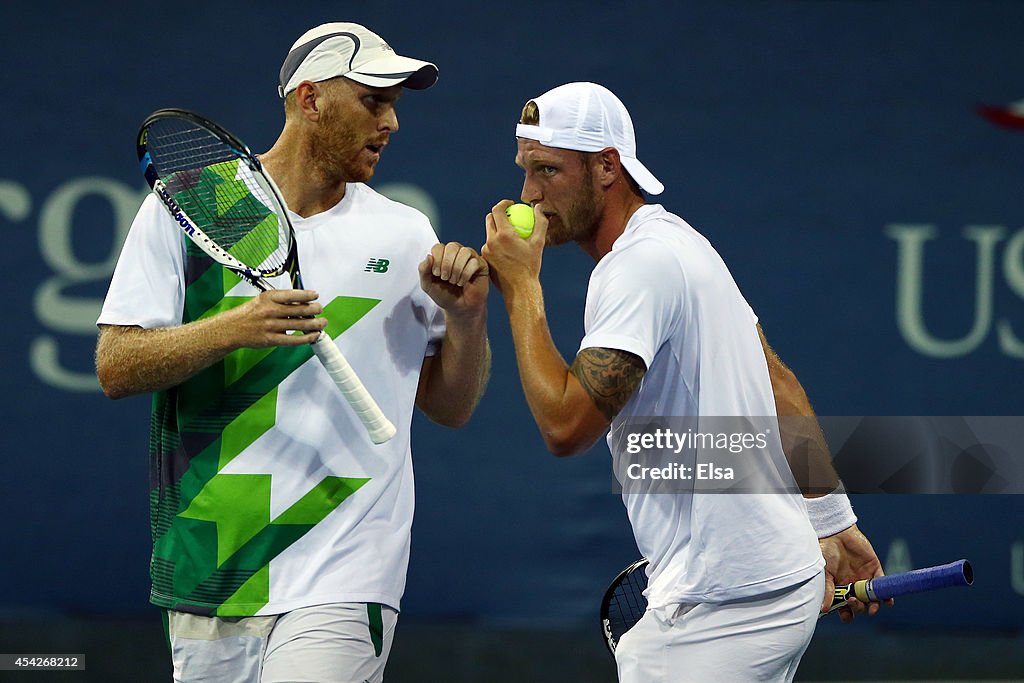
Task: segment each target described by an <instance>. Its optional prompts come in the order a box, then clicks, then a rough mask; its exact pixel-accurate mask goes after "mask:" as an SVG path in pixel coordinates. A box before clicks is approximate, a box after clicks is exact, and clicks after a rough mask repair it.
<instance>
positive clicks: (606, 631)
mask: <svg viewBox="0 0 1024 683" xmlns="http://www.w3.org/2000/svg"><path fill="white" fill-rule="evenodd" d="M647 564H648V563H647V558H640V559H639V560H637V561H636V562H633V563H632V564H631V565H629V566H628V567H626V568H625V569H623V570H622V571H621V572H619V573H618V575H617V576H616V577H615V578H614V579H613V580H612V582H611V583H610V584H609V585H608V589H607V590H606V591H605V593H604V597H603V598H602V599H601V635H602V636H603V638H604V644H605V646H606V647H607V648H608V651H609V652H611V653H612V656H614V655H615V648H616V646H618V644H619V638H621V637H622V635H623V634H624V633H625V632H626V631H628V630H629V629H631V628H633V627H634V626H635V625H636V622H638V621H640V618H641V617H643V615H644V612H646V611H647V598H645V597H644V591H645V590H647Z"/></svg>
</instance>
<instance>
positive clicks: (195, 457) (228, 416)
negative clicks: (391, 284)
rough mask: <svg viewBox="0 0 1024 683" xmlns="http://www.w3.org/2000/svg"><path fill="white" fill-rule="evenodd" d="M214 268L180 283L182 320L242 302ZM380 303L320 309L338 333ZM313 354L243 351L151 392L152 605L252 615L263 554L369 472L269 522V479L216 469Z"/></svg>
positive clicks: (285, 542) (264, 418) (353, 301)
mask: <svg viewBox="0 0 1024 683" xmlns="http://www.w3.org/2000/svg"><path fill="white" fill-rule="evenodd" d="M238 281H239V280H238V278H237V276H235V275H234V274H232V273H231V272H230V271H228V270H227V269H225V268H223V267H221V266H219V265H216V264H215V265H213V266H210V267H209V268H207V269H206V270H205V272H203V273H201V274H199V275H198V276H197V277H196V278H195V279H194V281H192V282H191V284H190V285H189V287H188V288H187V289H186V302H185V312H184V322H189V321H190V320H195V319H200V318H203V317H207V316H210V315H215V314H217V313H219V312H221V311H224V310H228V309H230V308H232V307H234V306H239V305H242V304H243V303H245V302H246V301H247V300H248V299H249V297H240V296H225V295H226V293H227V292H228V291H230V290H231V288H233V287H234V286H235V285H237V284H238ZM378 303H379V301H378V300H374V299H365V298H358V297H338V298H336V299H334V300H333V301H331V302H330V303H329V304H327V305H326V306H325V307H324V315H325V316H326V317H327V318H328V320H329V324H328V327H327V329H328V332H329V334H331V336H333V337H337V336H338V335H340V334H342V333H343V332H344V331H345V330H347V329H348V328H349V327H351V326H352V325H353V324H355V323H356V322H358V321H359V320H360V319H361V318H362V317H363V316H365V315H366V314H367V313H368V312H369V311H370V310H371V309H372V308H373V307H374V306H376V305H377V304H378ZM312 355H313V352H312V349H311V348H310V347H309V346H308V345H303V346H298V347H275V348H271V349H240V350H238V351H235V352H233V353H231V354H229V355H228V356H227V357H225V358H224V360H223V361H222V362H220V363H216V364H214V365H213V366H211V367H209V368H207V369H206V370H204V371H202V372H200V373H198V374H196V375H195V376H193V377H192V378H191V379H189V380H188V381H186V382H185V383H183V384H181V385H179V386H178V387H175V388H173V389H171V390H169V391H166V392H161V393H160V394H158V395H157V396H156V397H155V398H154V407H153V419H152V420H151V438H150V452H151V459H152V463H151V468H152V470H151V478H152V480H153V483H154V491H153V493H152V495H151V515H152V519H153V521H152V524H151V528H152V530H153V541H154V547H153V563H152V567H151V576H152V579H153V592H152V596H151V600H152V601H153V602H154V603H155V604H157V605H160V606H162V607H167V608H171V609H183V610H186V611H194V612H199V613H204V614H218V615H221V616H247V615H251V614H255V613H256V612H258V611H259V609H260V608H261V607H263V606H264V605H266V603H267V602H268V601H269V599H270V593H269V590H270V574H269V564H270V561H271V560H272V559H273V558H274V557H276V556H277V555H279V554H280V553H281V552H282V551H284V550H285V549H286V548H288V547H289V546H290V545H291V544H292V543H294V542H295V541H296V540H298V539H299V538H301V537H302V536H303V535H305V534H306V533H307V532H308V531H309V530H310V529H312V528H313V527H314V526H315V525H316V524H318V523H319V522H320V521H321V520H323V518H324V517H326V516H327V515H328V514H329V513H330V512H331V511H332V510H334V509H335V508H337V506H338V505H340V504H341V503H342V502H343V501H344V500H345V499H346V498H347V497H348V496H350V495H352V494H353V493H354V492H356V491H357V490H359V488H360V487H362V486H363V485H364V484H365V483H366V482H367V481H369V480H368V479H365V478H346V477H334V476H329V477H325V478H324V479H323V480H321V481H320V482H319V483H316V484H315V485H313V486H312V488H311V489H310V490H309V491H308V492H307V493H306V494H305V495H304V496H303V497H302V498H301V499H299V500H298V501H296V502H295V503H294V504H293V505H292V506H290V507H289V508H288V509H286V510H285V511H283V512H282V513H281V514H279V515H278V516H277V517H276V518H274V519H271V518H270V490H271V483H272V482H271V475H269V474H222V473H221V470H222V469H223V468H224V467H225V466H226V465H227V464H228V463H230V462H231V461H232V460H234V459H235V458H236V457H238V456H239V455H241V454H242V453H244V451H245V449H246V448H247V447H249V446H250V445H251V444H252V443H253V442H255V441H256V439H258V438H259V437H260V436H261V435H263V434H264V433H266V432H267V430H269V429H271V428H272V427H273V426H274V424H275V423H276V417H277V416H276V411H277V387H278V385H279V384H280V383H281V382H282V381H283V380H284V379H285V378H287V377H288V376H289V375H290V374H291V373H292V372H294V371H295V370H296V369H297V368H299V367H300V366H301V365H302V364H303V363H305V362H307V361H308V360H309V359H310V357H311V356H312Z"/></svg>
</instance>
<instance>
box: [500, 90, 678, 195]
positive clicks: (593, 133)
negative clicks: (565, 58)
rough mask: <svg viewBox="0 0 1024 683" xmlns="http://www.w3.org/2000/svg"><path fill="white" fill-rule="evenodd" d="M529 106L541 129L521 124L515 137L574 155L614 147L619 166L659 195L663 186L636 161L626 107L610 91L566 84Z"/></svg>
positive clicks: (631, 121)
mask: <svg viewBox="0 0 1024 683" xmlns="http://www.w3.org/2000/svg"><path fill="white" fill-rule="evenodd" d="M531 102H533V103H535V104H536V105H537V109H538V112H539V114H540V119H539V123H540V125H537V126H532V125H527V124H524V123H520V124H519V125H517V126H516V137H519V138H529V139H530V140H536V141H538V142H540V143H541V144H543V145H547V146H548V147H558V148H559V149H572V150H576V151H577V152H600V151H601V150H603V149H607V148H608V147H614V148H615V149H617V150H618V152H619V159H620V160H621V161H622V166H623V167H624V168H625V169H626V170H627V171H628V172H629V175H631V176H632V177H633V180H635V181H636V182H637V184H638V185H640V187H642V188H643V189H644V190H645V191H646V192H648V193H650V194H661V193H662V192H663V191H664V190H665V186H664V185H662V184H661V181H659V180H658V179H657V178H655V177H654V174H653V173H651V172H650V171H648V170H647V167H646V166H644V165H643V164H641V163H640V160H639V159H637V158H636V135H635V134H634V133H633V120H632V119H630V118H629V112H628V111H626V106H625V105H624V104H622V102H621V101H620V100H619V98H618V97H616V96H615V95H614V94H613V93H612V91H611V90H609V89H608V88H605V87H604V86H601V85H598V84H596V83H566V84H565V85H560V86H558V87H557V88H554V89H552V90H548V91H547V92H546V93H544V94H543V95H541V96H540V97H535V98H533V99H532V100H531Z"/></svg>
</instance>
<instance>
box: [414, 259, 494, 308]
mask: <svg viewBox="0 0 1024 683" xmlns="http://www.w3.org/2000/svg"><path fill="white" fill-rule="evenodd" d="M488 273H489V269H488V267H487V262H486V261H484V260H483V258H481V257H480V255H479V254H477V253H476V251H474V250H473V249H472V248H470V247H465V246H463V245H461V244H459V243H458V242H449V243H448V244H435V245H434V246H433V248H431V250H430V253H429V254H427V257H426V258H425V259H423V262H422V263H420V287H422V288H423V291H424V292H426V293H427V295H428V296H429V297H430V298H431V299H433V300H434V302H435V303H436V304H437V305H438V306H440V307H441V308H443V309H444V311H445V313H447V314H448V315H451V316H455V317H461V316H464V315H471V316H475V315H479V314H480V313H482V312H483V311H484V310H485V309H486V308H487V290H488V288H489V286H490V285H489V282H488Z"/></svg>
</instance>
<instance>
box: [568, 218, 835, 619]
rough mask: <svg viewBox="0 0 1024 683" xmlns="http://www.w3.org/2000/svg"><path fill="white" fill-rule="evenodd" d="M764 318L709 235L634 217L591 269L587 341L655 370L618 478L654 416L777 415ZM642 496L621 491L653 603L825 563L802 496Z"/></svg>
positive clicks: (785, 580)
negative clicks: (762, 335)
mask: <svg viewBox="0 0 1024 683" xmlns="http://www.w3.org/2000/svg"><path fill="white" fill-rule="evenodd" d="M756 323H757V318H756V316H755V315H754V314H753V311H751V309H750V306H749V305H748V304H747V302H746V300H745V299H744V298H743V296H742V295H741V294H740V291H739V288H738V287H737V286H736V283H735V282H734V280H733V278H732V275H731V274H730V273H729V270H728V268H727V267H726V265H725V263H724V262H723V261H722V258H721V257H720V256H719V254H718V253H717V252H716V251H715V249H714V248H713V247H712V246H711V244H710V243H709V242H708V241H707V240H706V239H705V238H704V237H703V236H702V235H701V234H700V233H698V232H697V231H696V230H694V229H693V228H692V227H690V226H689V225H688V224H687V223H686V222H685V221H683V220H682V219H681V218H679V217H678V216H675V215H673V214H671V213H669V212H667V211H665V209H663V208H662V207H661V206H660V205H645V206H643V207H642V208H640V209H638V210H637V211H636V212H635V213H634V214H633V216H632V217H631V218H630V220H629V222H628V223H627V225H626V228H625V232H624V233H623V234H622V235H621V236H620V237H619V238H618V239H617V240H616V241H615V243H614V244H613V246H612V250H611V252H610V253H608V254H607V255H605V256H604V257H603V258H602V259H601V260H600V261H599V262H598V264H597V266H596V267H595V269H594V271H593V274H592V276H591V279H590V286H589V289H588V291H587V304H586V313H585V329H586V335H585V336H584V338H583V340H582V342H581V344H580V349H581V350H582V349H586V348H593V347H603V348H611V349H619V350H623V351H628V352H630V353H634V354H636V355H637V356H639V357H640V358H642V359H643V361H644V363H645V364H646V365H647V372H646V374H645V375H644V378H643V380H642V382H641V384H640V388H639V389H638V390H637V392H636V393H635V394H634V395H633V397H632V398H631V399H630V400H629V401H628V402H627V403H626V405H625V407H624V408H623V410H622V411H621V412H620V413H619V415H618V416H616V418H615V419H614V420H613V421H612V425H611V429H610V431H609V433H608V444H609V447H610V448H611V450H612V457H613V462H614V469H615V471H616V472H617V473H619V474H618V476H620V478H621V476H622V473H624V472H625V471H626V469H627V467H628V464H629V459H630V458H631V457H633V456H632V455H630V454H629V453H627V452H625V450H624V449H623V444H624V439H623V438H622V437H623V434H624V432H625V430H626V428H627V426H630V425H636V424H637V423H643V422H644V421H645V418H652V417H653V418H673V417H686V416H700V418H701V423H702V424H703V423H705V422H707V423H711V422H712V421H711V420H706V419H705V418H710V417H731V416H741V417H754V418H756V417H762V418H763V417H765V416H774V415H775V414H776V412H775V399H774V395H773V393H772V387H771V381H770V379H769V376H768V367H767V362H766V360H765V355H764V351H763V349H762V347H761V343H760V339H759V337H758V334H757V329H756ZM762 422H763V420H762ZM716 424H721V421H719V422H717V423H716ZM768 442H769V445H768V448H767V449H766V451H764V452H762V454H763V455H765V457H768V458H771V459H772V460H773V462H774V464H775V465H776V466H778V467H781V468H782V469H783V470H784V471H785V472H786V476H791V475H789V473H788V466H787V465H786V463H785V456H784V455H783V453H782V449H781V444H780V443H779V442H778V439H777V431H776V433H775V434H773V435H770V436H769V437H768ZM692 474H693V473H691V475H692ZM790 481H791V480H790ZM681 486H683V487H684V488H685V485H681ZM636 490H637V489H636V488H632V489H630V487H628V486H624V488H623V502H624V504H625V506H626V510H627V513H628V515H629V519H630V522H631V524H632V527H633V532H634V535H635V537H636V542H637V546H638V547H639V549H640V551H641V552H642V553H643V554H644V556H646V557H647V558H648V559H649V560H650V566H649V568H648V576H649V588H648V602H649V604H650V606H651V607H652V608H656V607H662V606H666V605H671V604H676V603H693V602H723V601H728V600H735V599H739V598H745V597H751V596H755V595H760V594H763V593H767V592H769V591H773V590H778V589H781V588H786V587H789V586H793V585H796V584H798V583H801V582H803V581H805V580H807V579H808V578H810V577H812V576H814V575H815V574H816V573H817V572H818V571H819V570H820V568H821V567H822V566H823V559H822V556H821V551H820V549H819V547H818V542H817V537H816V535H815V534H814V532H813V530H812V529H811V525H810V522H809V521H808V519H807V513H806V508H805V506H804V503H803V499H802V497H801V496H800V495H799V494H798V493H784V492H777V493H757V494H749V493H707V492H701V491H698V492H693V491H692V490H689V491H687V490H680V489H679V488H678V487H677V489H676V490H674V492H671V493H635V492H634V491H636Z"/></svg>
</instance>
